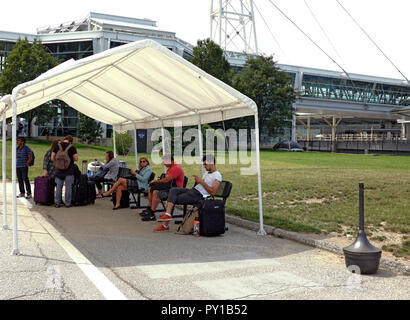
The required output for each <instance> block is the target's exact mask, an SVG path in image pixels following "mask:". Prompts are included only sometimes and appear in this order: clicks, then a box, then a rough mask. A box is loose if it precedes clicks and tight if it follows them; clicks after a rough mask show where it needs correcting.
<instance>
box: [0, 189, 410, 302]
mask: <svg viewBox="0 0 410 320" xmlns="http://www.w3.org/2000/svg"><path fill="white" fill-rule="evenodd" d="M8 190H11V189H10V187H9V189H8ZM0 199H2V198H1V197H0ZM10 200H11V198H10V196H9V201H10ZM23 202H26V203H27V205H28V207H26V206H25V204H23V203H21V202H20V201H19V202H18V203H19V205H18V209H19V230H20V232H19V241H20V246H19V247H20V248H19V249H20V251H21V253H22V255H21V256H11V255H10V253H11V250H12V232H11V230H6V231H1V232H0V243H1V245H0V249H1V251H0V267H1V269H0V270H1V272H0V292H1V293H0V298H1V299H105V298H107V290H106V288H110V290H109V291H110V292H111V293H112V292H113V291H116V290H117V291H116V292H117V294H118V295H117V296H115V297H116V298H121V295H123V298H126V299H154V300H167V299H177V300H179V299H188V300H190V299H197V300H203V299H404V300H408V299H410V279H409V277H408V276H404V275H400V274H396V273H394V272H391V271H388V270H385V269H383V268H381V269H380V270H379V272H378V273H377V274H376V275H372V276H359V275H354V274H351V273H349V272H347V270H346V267H345V264H344V259H343V257H341V256H337V255H335V254H333V253H329V252H327V251H324V250H320V249H317V248H312V247H310V246H306V245H303V244H300V243H297V242H294V241H289V240H285V239H280V238H275V237H272V236H258V235H257V234H256V232H255V231H252V230H247V229H244V228H241V227H238V226H235V225H233V224H228V227H229V230H228V231H227V232H226V234H225V235H223V236H220V237H214V238H207V237H199V238H196V237H193V236H184V235H177V234H174V231H175V230H176V228H177V226H176V225H175V224H174V223H171V224H170V226H171V231H169V232H162V233H155V232H152V230H153V228H154V227H155V226H156V225H157V224H158V223H156V222H142V221H141V220H140V219H139V215H138V212H139V211H138V210H131V209H121V210H117V211H113V210H111V209H112V203H111V202H110V201H109V199H107V198H105V199H101V200H97V201H96V203H95V205H93V206H86V207H73V208H70V209H67V208H59V209H56V208H53V207H44V206H34V205H33V204H32V203H28V201H25V200H24V201H23ZM30 207H31V209H29V208H30ZM1 208H2V207H1V204H0V209H1ZM9 210H11V201H10V206H9ZM10 213H11V211H9V214H10ZM9 226H10V227H11V217H10V216H9Z"/></svg>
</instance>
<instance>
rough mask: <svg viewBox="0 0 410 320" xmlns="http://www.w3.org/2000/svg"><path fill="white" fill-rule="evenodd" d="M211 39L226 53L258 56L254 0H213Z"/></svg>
mask: <svg viewBox="0 0 410 320" xmlns="http://www.w3.org/2000/svg"><path fill="white" fill-rule="evenodd" d="M211 39H212V40H213V41H214V42H215V43H218V44H219V45H220V46H221V48H222V49H223V50H225V51H237V52H245V53H248V54H258V42H257V39H256V28H255V15H254V11H253V0H211Z"/></svg>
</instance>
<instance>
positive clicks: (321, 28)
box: [304, 0, 346, 66]
mask: <svg viewBox="0 0 410 320" xmlns="http://www.w3.org/2000/svg"><path fill="white" fill-rule="evenodd" d="M304 2H305V5H306V7H307V8H308V9H309V12H310V14H311V15H312V17H313V19H314V20H315V21H316V23H317V25H318V26H319V28H320V30H322V32H323V34H324V35H325V37H326V39H327V41H329V43H330V45H331V46H332V48H333V50H334V51H335V53H336V54H337V56H338V58H339V59H340V61H341V62H342V63H343V65H345V66H346V63H345V62H344V61H343V59H342V57H341V56H340V54H339V52H338V51H337V49H336V47H335V45H334V44H333V42H332V40H331V39H330V37H329V36H328V35H327V33H326V31H325V29H324V28H323V27H322V25H321V24H320V22H319V19H318V18H317V17H316V15H315V14H314V12H313V10H312V8H311V7H310V6H309V4H308V3H307V0H304Z"/></svg>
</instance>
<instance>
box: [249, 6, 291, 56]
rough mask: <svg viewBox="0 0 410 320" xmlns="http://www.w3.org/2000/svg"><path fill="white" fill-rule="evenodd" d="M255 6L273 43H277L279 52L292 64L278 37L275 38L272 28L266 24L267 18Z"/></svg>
mask: <svg viewBox="0 0 410 320" xmlns="http://www.w3.org/2000/svg"><path fill="white" fill-rule="evenodd" d="M253 5H254V6H255V8H256V11H258V13H259V16H260V17H261V18H262V21H263V22H264V23H265V26H266V27H267V28H268V30H269V33H270V35H271V36H272V38H273V41H275V43H276V45H277V46H278V48H279V50H280V51H281V52H282V54H283V56H284V57H285V58H286V60H287V61H288V63H290V59H289V58H288V56H287V55H286V53H285V51H283V49H282V47H281V46H280V44H279V42H278V40H277V39H276V37H275V36H274V34H273V32H272V30H271V28H270V27H269V25H268V24H267V23H266V20H265V18H264V17H263V15H262V13H261V12H260V11H259V8H258V7H257V6H256V3H255V2H254V3H253Z"/></svg>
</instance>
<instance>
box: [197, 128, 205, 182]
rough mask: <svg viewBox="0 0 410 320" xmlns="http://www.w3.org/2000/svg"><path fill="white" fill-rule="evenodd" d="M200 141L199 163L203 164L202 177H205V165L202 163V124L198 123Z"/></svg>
mask: <svg viewBox="0 0 410 320" xmlns="http://www.w3.org/2000/svg"><path fill="white" fill-rule="evenodd" d="M198 139H199V163H200V164H201V177H203V176H204V163H203V162H202V158H203V150H204V143H203V141H202V128H201V123H198Z"/></svg>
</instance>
